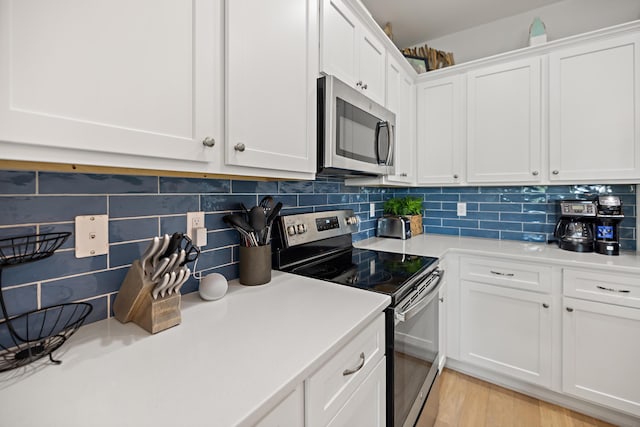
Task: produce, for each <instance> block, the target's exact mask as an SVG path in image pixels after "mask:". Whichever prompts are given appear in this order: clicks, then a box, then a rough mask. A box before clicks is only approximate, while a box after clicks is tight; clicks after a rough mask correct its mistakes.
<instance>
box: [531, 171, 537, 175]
mask: <svg viewBox="0 0 640 427" xmlns="http://www.w3.org/2000/svg"><path fill="white" fill-rule="evenodd" d="M538 173H539V172H538V171H533V172H531V175H533V176H538Z"/></svg>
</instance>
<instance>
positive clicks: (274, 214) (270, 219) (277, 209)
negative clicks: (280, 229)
mask: <svg viewBox="0 0 640 427" xmlns="http://www.w3.org/2000/svg"><path fill="white" fill-rule="evenodd" d="M280 209H282V202H278V203H277V204H276V205H275V206H274V207H273V209H271V212H269V216H268V217H267V233H266V235H265V238H264V244H265V245H266V244H268V243H269V242H270V241H271V228H272V227H271V225H272V224H273V221H274V220H275V219H276V217H277V216H278V214H279V213H280Z"/></svg>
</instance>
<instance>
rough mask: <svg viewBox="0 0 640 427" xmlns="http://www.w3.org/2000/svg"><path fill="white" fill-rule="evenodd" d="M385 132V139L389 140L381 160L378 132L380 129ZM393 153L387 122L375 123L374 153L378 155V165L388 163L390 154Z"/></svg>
mask: <svg viewBox="0 0 640 427" xmlns="http://www.w3.org/2000/svg"><path fill="white" fill-rule="evenodd" d="M383 129H384V130H385V131H386V132H387V141H389V147H388V148H387V153H386V155H385V159H384V161H383V160H382V156H381V155H380V132H382V130H383ZM392 153H393V149H392V142H391V129H390V128H389V122H386V121H380V122H378V123H376V155H377V157H378V164H380V165H387V166H388V165H389V163H390V162H391V155H392Z"/></svg>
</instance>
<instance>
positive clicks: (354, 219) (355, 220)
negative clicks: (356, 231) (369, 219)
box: [347, 216, 358, 225]
mask: <svg viewBox="0 0 640 427" xmlns="http://www.w3.org/2000/svg"><path fill="white" fill-rule="evenodd" d="M357 223H358V217H357V216H348V217H347V225H354V224H357Z"/></svg>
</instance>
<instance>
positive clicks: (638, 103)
mask: <svg viewBox="0 0 640 427" xmlns="http://www.w3.org/2000/svg"><path fill="white" fill-rule="evenodd" d="M549 67H550V71H549V73H550V74H549V85H550V88H549V90H550V93H549V102H550V106H549V109H550V110H549V113H550V121H549V125H550V129H549V132H550V148H549V154H550V160H549V161H550V163H549V165H550V170H551V174H550V179H551V180H565V181H566V180H590V181H593V180H598V179H607V180H611V179H630V178H638V177H640V114H639V113H638V109H639V108H640V36H639V35H637V34H634V35H628V36H624V37H619V38H615V39H611V40H604V41H599V42H596V43H590V44H585V45H583V46H578V47H573V48H569V49H564V50H561V51H557V52H552V53H551V54H550V55H549Z"/></svg>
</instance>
